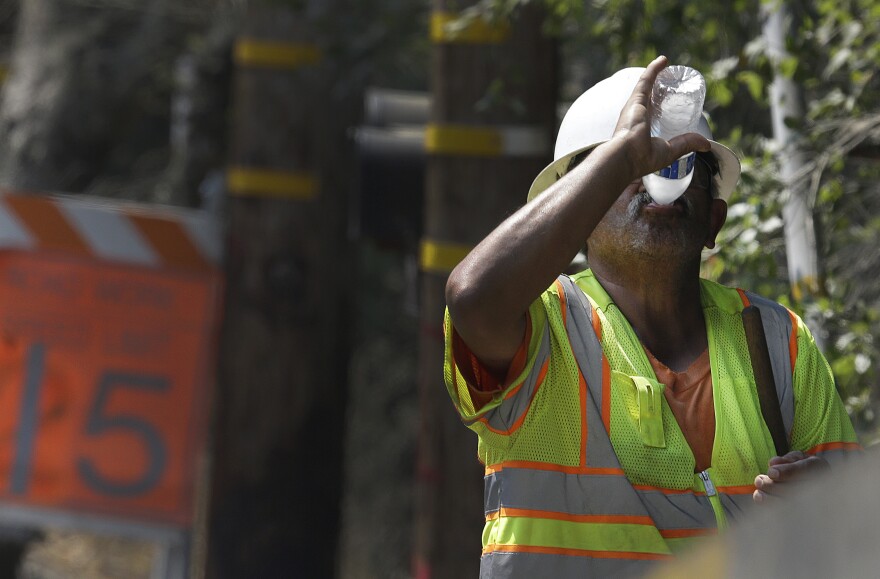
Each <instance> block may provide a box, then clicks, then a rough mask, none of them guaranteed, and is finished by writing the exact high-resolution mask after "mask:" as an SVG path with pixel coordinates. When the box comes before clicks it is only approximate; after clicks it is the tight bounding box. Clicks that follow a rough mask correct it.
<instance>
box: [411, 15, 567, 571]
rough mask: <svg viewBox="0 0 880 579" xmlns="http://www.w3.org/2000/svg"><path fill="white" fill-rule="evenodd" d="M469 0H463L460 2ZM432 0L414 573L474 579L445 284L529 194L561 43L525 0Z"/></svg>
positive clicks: (474, 482) (471, 506)
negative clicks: (491, 0)
mask: <svg viewBox="0 0 880 579" xmlns="http://www.w3.org/2000/svg"><path fill="white" fill-rule="evenodd" d="M474 4H476V2H458V3H457V4H456V7H457V8H459V9H460V8H465V7H467V5H474ZM451 6H452V3H451V2H448V1H446V0H434V4H433V7H434V12H433V15H432V21H431V38H432V41H433V44H434V48H433V62H432V73H431V81H432V97H433V104H432V112H431V122H430V123H429V125H428V126H427V127H426V143H425V144H426V148H427V151H428V154H429V159H428V167H427V181H426V200H425V202H426V212H425V228H424V232H425V233H424V238H423V240H422V247H421V258H420V262H421V270H422V281H421V304H420V308H421V311H420V318H421V330H422V331H421V339H420V353H419V387H420V400H421V423H420V428H421V430H420V440H419V454H418V458H417V463H418V473H417V477H418V479H417V480H418V484H417V486H418V488H417V499H416V510H417V512H416V547H415V549H416V553H415V559H414V560H415V569H414V574H415V576H416V577H418V578H420V579H426V578H447V577H450V578H453V577H476V576H477V575H478V566H479V558H480V535H481V530H482V525H483V517H482V512H483V507H482V497H483V491H482V475H483V473H482V472H481V467H480V465H479V463H478V462H477V460H476V459H475V456H474V455H475V453H476V448H477V440H476V437H475V436H474V434H473V433H472V432H469V431H468V429H467V428H465V427H464V425H462V423H461V421H460V420H459V419H458V418H457V416H456V414H455V410H454V409H453V407H452V404H451V402H450V400H449V396H448V395H447V392H446V388H445V386H444V383H443V371H442V368H443V336H442V330H441V324H442V320H443V310H444V307H445V298H444V288H445V285H446V279H447V277H448V274H449V272H450V271H451V270H452V268H453V267H454V266H455V264H456V263H457V262H458V261H459V260H460V259H461V258H462V257H464V255H465V254H466V253H467V252H468V251H469V250H470V248H471V247H473V246H474V245H475V244H476V243H477V242H479V241H480V239H482V238H483V237H485V235H486V234H488V233H489V232H490V231H491V230H492V229H493V228H494V227H495V226H496V225H498V224H499V223H500V222H501V221H502V220H503V219H504V217H506V216H507V215H509V214H510V213H511V212H512V211H514V210H515V209H516V208H517V207H519V206H520V205H522V204H523V203H524V202H525V199H526V194H527V192H528V189H529V185H531V182H532V180H533V179H534V177H535V176H536V175H537V174H538V172H539V171H540V170H541V169H542V168H543V167H544V165H545V164H546V163H547V162H548V161H549V160H550V157H551V150H552V145H551V144H552V135H553V132H554V129H555V107H556V92H557V91H556V89H557V73H556V70H557V68H556V46H555V42H554V41H553V40H552V39H550V38H548V37H546V36H545V35H544V34H543V33H542V23H543V12H542V11H541V9H540V8H539V7H537V6H536V5H535V3H532V4H530V5H528V6H527V7H524V8H522V9H520V10H519V12H518V13H516V14H515V15H514V18H513V19H511V20H510V21H504V22H487V21H485V20H483V19H480V18H476V19H474V18H470V17H467V16H466V17H464V18H463V19H461V18H459V17H460V16H461V15H462V14H461V13H452V12H450V10H451Z"/></svg>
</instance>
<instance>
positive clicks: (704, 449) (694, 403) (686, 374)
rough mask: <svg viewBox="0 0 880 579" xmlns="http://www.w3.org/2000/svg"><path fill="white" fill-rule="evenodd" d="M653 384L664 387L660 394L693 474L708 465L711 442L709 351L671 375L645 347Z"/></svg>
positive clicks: (712, 429) (713, 426) (713, 411)
mask: <svg viewBox="0 0 880 579" xmlns="http://www.w3.org/2000/svg"><path fill="white" fill-rule="evenodd" d="M645 353H646V354H647V355H648V361H649V362H651V367H652V368H654V374H656V375H657V381H659V382H661V383H663V384H665V385H666V388H664V389H663V395H664V396H665V397H666V402H667V403H668V404H669V408H670V409H671V410H672V414H673V415H674V416H675V420H676V422H678V426H679V427H680V428H681V432H682V434H684V439H685V440H686V441H687V443H688V445H689V446H690V447H691V451H693V453H694V459H695V460H696V464H695V466H694V472H700V471H703V470H706V469H707V468H709V467H710V466H712V445H713V444H714V443H715V404H714V401H713V398H712V372H711V367H710V364H709V350H708V349H706V350H705V351H703V353H702V354H700V356H699V357H698V358H697V359H696V360H694V362H693V363H692V364H691V365H690V367H689V368H688V369H687V370H685V371H683V372H674V371H673V370H670V369H669V368H667V367H666V365H665V364H663V362H661V361H660V360H658V359H657V358H655V357H654V355H653V354H652V353H651V352H649V351H648V349H647V348H645Z"/></svg>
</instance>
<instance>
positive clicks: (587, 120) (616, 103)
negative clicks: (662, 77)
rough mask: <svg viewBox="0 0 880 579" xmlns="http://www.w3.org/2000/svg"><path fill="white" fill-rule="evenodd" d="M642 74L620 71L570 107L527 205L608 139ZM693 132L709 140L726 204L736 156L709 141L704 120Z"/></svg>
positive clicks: (635, 70)
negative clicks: (580, 156)
mask: <svg viewBox="0 0 880 579" xmlns="http://www.w3.org/2000/svg"><path fill="white" fill-rule="evenodd" d="M644 71H645V69H644V68H625V69H623V70H620V71H618V72H616V73H615V74H614V75H612V76H610V77H608V78H606V79H605V80H603V81H600V82H598V83H596V84H595V85H594V86H593V87H592V88H590V89H589V90H587V91H586V92H585V93H584V94H582V95H581V96H579V97H578V98H577V100H576V101H574V102H573V103H572V105H571V107H570V108H569V109H568V112H566V113H565V117H563V119H562V123H561V124H560V126H559V134H558V135H557V137H556V150H555V152H554V154H553V162H552V163H550V164H549V165H547V166H546V167H545V168H544V170H543V171H541V173H540V174H539V175H538V177H537V178H536V179H535V181H534V182H533V183H532V186H531V187H530V188H529V197H528V200H529V201H531V200H532V199H534V198H535V197H537V196H538V195H539V194H540V193H542V192H543V191H544V190H545V189H547V187H549V186H550V185H552V184H553V183H555V182H556V181H557V180H558V179H559V178H560V177H562V175H564V174H565V172H566V170H567V169H568V164H569V161H570V160H571V158H572V157H574V156H575V155H577V154H578V153H582V152H584V151H588V150H590V149H592V148H594V147H597V146H599V145H601V144H602V143H604V142H605V141H608V140H609V139H611V136H612V135H613V134H614V128H615V127H616V126H617V119H618V117H619V116H620V112H621V111H622V110H623V106H624V105H625V104H626V101H627V100H629V97H630V95H631V94H632V91H633V89H634V88H635V86H636V82H637V81H638V80H639V77H640V76H641V75H642V73H643V72H644ZM697 132H698V133H700V134H701V135H703V136H704V137H706V138H707V139H709V142H710V143H711V144H712V152H713V153H714V154H715V157H716V158H717V159H718V164H719V167H720V172H719V174H718V175H717V177H716V179H715V182H716V184H717V185H718V197H720V198H721V199H724V200H725V201H727V200H728V199H729V198H730V195H731V193H733V189H734V187H736V182H737V181H738V180H739V174H740V163H739V158H738V157H737V156H736V153H734V152H733V151H731V150H730V149H728V148H727V147H725V146H724V145H722V144H721V143H718V142H716V141H713V140H712V131H711V130H709V123H708V122H707V121H706V117H705V116H704V117H703V118H702V119H701V121H700V126H699V128H698V129H697Z"/></svg>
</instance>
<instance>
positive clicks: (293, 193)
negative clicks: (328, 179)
mask: <svg viewBox="0 0 880 579" xmlns="http://www.w3.org/2000/svg"><path fill="white" fill-rule="evenodd" d="M226 186H227V187H228V189H229V193H230V195H232V196H235V197H266V198H274V199H291V200H297V201H306V200H309V199H313V198H314V197H315V195H316V194H317V191H318V182H317V179H315V177H314V176H312V175H311V174H309V173H291V172H284V171H272V170H267V169H248V168H244V167H232V168H230V169H229V170H228V171H227V172H226Z"/></svg>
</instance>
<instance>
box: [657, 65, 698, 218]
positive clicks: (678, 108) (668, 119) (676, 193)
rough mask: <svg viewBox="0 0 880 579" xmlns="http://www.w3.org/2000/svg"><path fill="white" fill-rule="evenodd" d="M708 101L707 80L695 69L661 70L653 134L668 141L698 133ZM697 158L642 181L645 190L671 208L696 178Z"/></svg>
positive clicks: (684, 159)
mask: <svg viewBox="0 0 880 579" xmlns="http://www.w3.org/2000/svg"><path fill="white" fill-rule="evenodd" d="M705 98H706V81H705V80H704V79H703V75H701V74H700V73H699V72H697V71H696V70H694V69H693V68H690V67H689V66H680V65H675V66H667V67H666V68H664V69H663V70H661V71H660V74H658V75H657V80H656V81H654V90H653V91H652V93H651V104H652V105H653V115H652V117H651V135H652V136H655V137H662V138H664V139H667V140H668V139H671V138H672V137H675V136H677V135H681V134H684V133H692V132H696V131H697V127H698V126H699V124H700V117H701V116H702V114H703V101H704V100H705ZM696 157H697V156H696V154H695V153H690V154H688V155H685V156H684V157H682V158H680V159H678V160H677V161H675V162H674V163H673V164H671V165H669V166H668V167H664V168H663V169H661V170H659V171H657V172H656V173H651V174H650V175H645V176H644V177H643V178H642V182H643V183H644V184H645V189H647V190H648V193H649V194H650V195H651V198H652V199H654V201H655V202H656V203H659V204H660V205H669V204H670V203H672V202H673V201H675V200H676V199H678V198H679V197H680V196H681V194H682V193H684V191H685V189H687V188H688V185H690V183H691V178H692V177H693V176H694V161H695V160H696Z"/></svg>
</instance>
